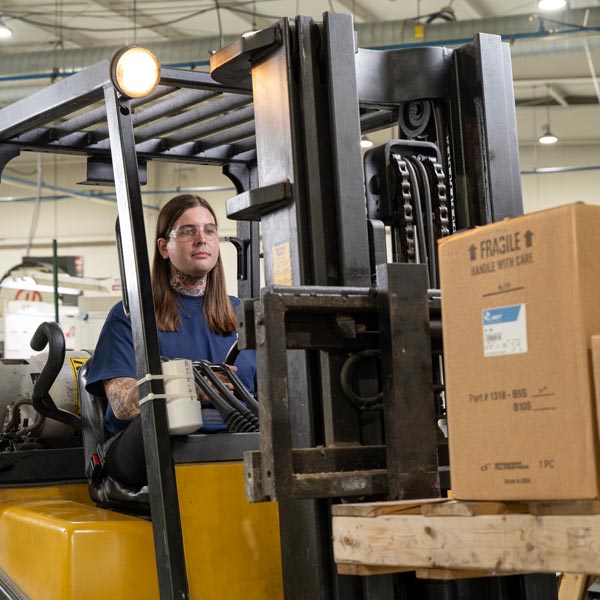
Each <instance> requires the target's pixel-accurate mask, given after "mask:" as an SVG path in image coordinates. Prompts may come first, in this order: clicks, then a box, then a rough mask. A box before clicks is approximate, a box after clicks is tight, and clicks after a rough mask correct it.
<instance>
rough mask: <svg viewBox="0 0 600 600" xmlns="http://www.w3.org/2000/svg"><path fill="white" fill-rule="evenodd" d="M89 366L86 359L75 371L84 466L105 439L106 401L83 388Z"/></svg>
mask: <svg viewBox="0 0 600 600" xmlns="http://www.w3.org/2000/svg"><path fill="white" fill-rule="evenodd" d="M89 367H90V361H89V360H88V361H86V362H85V364H84V365H83V366H82V367H81V368H80V369H79V372H78V373H77V385H78V388H79V399H80V407H81V429H82V431H81V434H82V437H83V452H84V455H85V464H86V466H87V464H88V463H89V462H90V461H91V460H92V457H93V455H94V454H95V452H96V449H97V447H98V444H103V443H104V442H105V441H106V431H105V429H104V413H105V412H106V406H107V403H108V401H107V400H106V398H105V397H103V396H95V395H94V394H90V392H88V391H87V390H86V389H85V385H86V383H87V376H88V372H89Z"/></svg>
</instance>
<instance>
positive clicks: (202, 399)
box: [196, 365, 237, 404]
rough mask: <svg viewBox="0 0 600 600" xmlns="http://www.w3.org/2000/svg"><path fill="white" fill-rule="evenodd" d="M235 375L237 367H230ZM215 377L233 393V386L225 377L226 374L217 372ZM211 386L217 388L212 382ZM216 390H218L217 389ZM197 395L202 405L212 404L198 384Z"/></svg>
mask: <svg viewBox="0 0 600 600" xmlns="http://www.w3.org/2000/svg"><path fill="white" fill-rule="evenodd" d="M229 368H230V369H231V370H232V371H233V372H234V373H235V372H236V371H237V367H236V366H235V365H232V366H230V367H229ZM215 375H216V376H217V377H218V378H219V379H220V380H221V381H222V382H223V384H224V385H225V387H226V388H227V389H228V390H229V391H230V392H231V393H233V389H234V388H233V384H232V383H231V382H230V381H229V380H228V379H227V375H225V373H221V372H217V373H215ZM209 383H210V385H211V386H212V387H213V388H214V387H215V386H214V385H213V384H212V382H210V380H209ZM215 389H216V388H215ZM196 393H197V394H198V400H199V401H200V402H201V403H202V404H211V401H210V399H209V398H208V396H207V395H206V394H205V393H204V392H203V391H202V389H201V388H200V386H199V385H198V384H196Z"/></svg>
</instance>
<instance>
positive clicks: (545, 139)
mask: <svg viewBox="0 0 600 600" xmlns="http://www.w3.org/2000/svg"><path fill="white" fill-rule="evenodd" d="M538 142H539V143H540V144H556V142H558V137H556V136H555V135H554V134H553V133H552V131H550V125H549V124H548V123H546V125H544V130H543V132H542V135H540V137H539V138H538Z"/></svg>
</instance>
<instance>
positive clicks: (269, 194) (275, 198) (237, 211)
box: [226, 179, 292, 221]
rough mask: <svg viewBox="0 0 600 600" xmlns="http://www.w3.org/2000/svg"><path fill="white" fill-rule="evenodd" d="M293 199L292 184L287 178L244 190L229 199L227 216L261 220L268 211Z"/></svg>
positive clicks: (234, 218) (238, 219)
mask: <svg viewBox="0 0 600 600" xmlns="http://www.w3.org/2000/svg"><path fill="white" fill-rule="evenodd" d="M291 201H292V184H291V183H290V182H289V181H288V180H287V179H286V180H285V181H279V182H277V183H273V184H271V185H267V186H264V187H259V188H255V189H253V190H248V191H247V192H242V193H241V194H238V195H237V196H234V197H233V198H229V200H227V205H226V210H227V217H228V218H229V219H233V220H235V221H260V220H261V218H262V216H263V215H264V214H266V213H268V212H271V211H274V210H277V209H278V208H281V207H282V206H284V205H285V204H288V203H290V202H291Z"/></svg>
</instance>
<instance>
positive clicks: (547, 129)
mask: <svg viewBox="0 0 600 600" xmlns="http://www.w3.org/2000/svg"><path fill="white" fill-rule="evenodd" d="M546 96H547V100H546V124H545V125H544V126H543V128H542V135H540V137H539V138H538V142H539V143H540V144H556V142H558V136H556V135H555V134H554V133H552V124H551V122H550V88H549V86H546Z"/></svg>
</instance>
